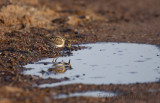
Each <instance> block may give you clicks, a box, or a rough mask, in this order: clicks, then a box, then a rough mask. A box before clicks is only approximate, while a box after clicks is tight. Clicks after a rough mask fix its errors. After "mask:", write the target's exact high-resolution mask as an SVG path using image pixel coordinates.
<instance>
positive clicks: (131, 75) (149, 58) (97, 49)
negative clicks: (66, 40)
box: [23, 43, 160, 87]
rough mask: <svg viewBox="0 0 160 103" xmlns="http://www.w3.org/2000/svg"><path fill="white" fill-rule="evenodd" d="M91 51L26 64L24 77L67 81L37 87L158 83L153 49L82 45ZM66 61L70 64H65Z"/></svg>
mask: <svg viewBox="0 0 160 103" xmlns="http://www.w3.org/2000/svg"><path fill="white" fill-rule="evenodd" d="M82 46H86V47H91V48H90V49H84V50H79V51H73V55H72V56H68V57H59V58H58V59H57V61H55V60H54V62H52V61H53V58H47V59H44V60H41V61H38V62H35V63H34V64H28V65H26V66H24V67H25V68H32V69H30V70H27V71H24V72H23V73H24V74H26V75H36V76H41V77H42V78H49V77H50V78H57V79H61V78H64V77H67V78H69V80H68V81H64V82H60V83H54V84H42V85H40V87H50V86H58V85H65V84H72V83H84V84H110V83H112V84H128V83H137V82H138V83H144V82H155V81H159V80H160V56H159V55H160V49H159V48H158V47H157V46H155V45H146V44H134V43H96V44H83V45H82ZM69 60H70V63H69Z"/></svg>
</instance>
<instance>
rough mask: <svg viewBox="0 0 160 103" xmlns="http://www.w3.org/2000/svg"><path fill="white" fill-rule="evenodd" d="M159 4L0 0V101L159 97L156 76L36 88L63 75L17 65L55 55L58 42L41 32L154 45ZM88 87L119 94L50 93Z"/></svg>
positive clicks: (159, 36) (65, 102)
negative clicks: (47, 75) (34, 73)
mask: <svg viewBox="0 0 160 103" xmlns="http://www.w3.org/2000/svg"><path fill="white" fill-rule="evenodd" d="M159 5H160V0H0V103H15V102H16V103H52V102H54V103H57V102H61V103H106V102H111V103H117V102H118V103H128V102H134V103H145V102H148V103H160V91H159V90H160V83H159V82H156V83H143V84H139V83H137V84H130V85H113V84H110V85H84V84H73V85H68V86H59V87H55V88H45V89H41V88H38V87H34V85H35V84H42V83H54V82H60V81H62V80H66V79H67V78H63V79H61V80H58V79H46V80H45V79H41V78H39V79H36V78H35V77H31V76H25V75H22V74H20V72H21V71H22V70H23V69H24V68H22V65H25V64H27V63H31V62H33V61H37V60H39V59H42V58H45V57H56V56H60V54H59V53H58V52H56V51H57V50H63V48H60V49H59V48H58V49H55V48H53V47H52V46H51V45H50V43H49V42H48V41H47V40H46V39H45V38H43V36H41V35H44V36H48V37H50V36H55V35H61V36H64V37H65V38H73V39H76V40H77V42H75V44H81V43H89V42H97V41H106V42H134V43H146V44H156V45H158V46H160V6H159ZM71 49H72V50H78V49H81V48H76V47H72V48H71ZM88 90H104V91H114V92H116V93H120V95H119V96H116V97H109V98H94V97H74V98H66V99H54V98H53V93H57V94H59V93H74V92H80V91H88ZM156 90H157V91H156ZM148 91H150V92H148Z"/></svg>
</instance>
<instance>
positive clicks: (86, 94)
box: [53, 91, 117, 99]
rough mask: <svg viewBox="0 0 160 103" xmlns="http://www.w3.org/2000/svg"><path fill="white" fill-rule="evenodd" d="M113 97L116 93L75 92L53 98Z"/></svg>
mask: <svg viewBox="0 0 160 103" xmlns="http://www.w3.org/2000/svg"><path fill="white" fill-rule="evenodd" d="M81 96H83V97H84V96H85V97H101V98H105V97H113V96H117V95H116V93H113V92H105V91H87V92H77V93H70V94H60V95H54V96H53V97H54V98H56V99H62V98H69V97H81Z"/></svg>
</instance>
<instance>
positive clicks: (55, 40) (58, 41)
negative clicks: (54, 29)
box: [45, 36, 75, 48]
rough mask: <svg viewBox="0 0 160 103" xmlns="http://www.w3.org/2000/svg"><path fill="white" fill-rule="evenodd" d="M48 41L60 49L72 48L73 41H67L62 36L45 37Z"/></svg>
mask: <svg viewBox="0 0 160 103" xmlns="http://www.w3.org/2000/svg"><path fill="white" fill-rule="evenodd" d="M45 38H46V39H47V40H48V41H50V43H51V45H52V46H54V47H56V48H60V47H69V48H70V47H71V45H72V41H75V40H72V39H65V38H64V37H62V36H54V37H45Z"/></svg>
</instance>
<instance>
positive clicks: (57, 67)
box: [48, 59, 72, 73]
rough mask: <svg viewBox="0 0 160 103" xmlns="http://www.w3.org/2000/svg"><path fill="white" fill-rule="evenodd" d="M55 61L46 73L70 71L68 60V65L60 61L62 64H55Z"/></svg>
mask: <svg viewBox="0 0 160 103" xmlns="http://www.w3.org/2000/svg"><path fill="white" fill-rule="evenodd" d="M56 60H57V59H56ZM56 60H54V61H53V68H49V69H48V71H49V72H52V71H54V73H64V72H66V71H67V70H70V69H72V66H71V64H70V60H69V62H68V63H66V62H64V61H62V62H56Z"/></svg>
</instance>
